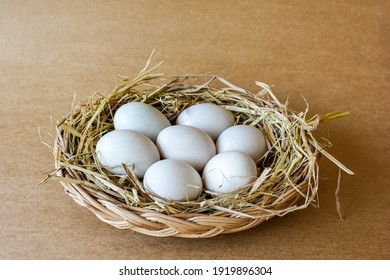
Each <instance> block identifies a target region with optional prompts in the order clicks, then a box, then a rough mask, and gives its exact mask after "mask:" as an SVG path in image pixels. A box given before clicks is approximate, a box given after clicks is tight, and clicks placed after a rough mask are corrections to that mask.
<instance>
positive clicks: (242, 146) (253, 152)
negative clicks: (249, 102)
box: [216, 125, 268, 162]
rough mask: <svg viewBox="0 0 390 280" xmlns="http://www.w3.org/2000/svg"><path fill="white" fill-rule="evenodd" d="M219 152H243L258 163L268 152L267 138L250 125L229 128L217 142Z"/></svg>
mask: <svg viewBox="0 0 390 280" xmlns="http://www.w3.org/2000/svg"><path fill="white" fill-rule="evenodd" d="M216 145H217V152H218V153H222V152H226V151H241V152H244V153H247V154H248V155H250V156H251V157H252V158H253V160H254V161H256V162H257V161H258V160H259V159H260V158H261V157H262V156H263V155H264V154H265V153H266V152H267V150H268V148H267V143H266V140H265V137H264V135H263V133H262V132H261V130H260V129H258V128H255V127H253V126H249V125H235V126H232V127H229V128H228V129H226V130H225V131H224V132H222V133H221V135H220V136H219V137H218V140H217V144H216Z"/></svg>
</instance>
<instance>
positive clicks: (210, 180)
mask: <svg viewBox="0 0 390 280" xmlns="http://www.w3.org/2000/svg"><path fill="white" fill-rule="evenodd" d="M256 177H257V167H256V164H255V162H254V161H253V159H252V158H251V157H250V156H249V155H247V154H245V153H243V152H238V151H229V152H224V153H220V154H217V155H216V156H214V157H213V158H212V159H210V161H209V162H208V163H207V164H206V166H205V168H204V170H203V183H204V185H205V187H206V188H207V189H208V190H210V191H212V192H215V193H217V194H218V193H227V192H231V191H235V190H238V189H239V188H241V187H243V186H245V185H247V184H249V183H252V182H253V181H255V180H256Z"/></svg>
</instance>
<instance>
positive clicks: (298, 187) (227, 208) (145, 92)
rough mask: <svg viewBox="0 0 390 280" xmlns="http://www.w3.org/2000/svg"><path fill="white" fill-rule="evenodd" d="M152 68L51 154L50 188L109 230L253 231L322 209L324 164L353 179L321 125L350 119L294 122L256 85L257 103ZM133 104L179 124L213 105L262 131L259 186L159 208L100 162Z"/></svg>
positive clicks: (89, 109) (82, 120)
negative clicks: (100, 147)
mask: <svg viewBox="0 0 390 280" xmlns="http://www.w3.org/2000/svg"><path fill="white" fill-rule="evenodd" d="M150 63H151V58H149V60H148V62H147V64H146V66H145V68H143V69H142V71H141V72H140V73H139V75H138V76H137V77H136V78H134V79H129V78H128V77H124V76H120V77H119V78H120V80H121V85H120V86H119V87H117V88H116V89H115V90H113V91H112V92H111V93H110V94H109V95H108V96H103V95H101V94H94V95H93V96H92V97H91V98H90V99H89V101H88V102H87V103H86V104H80V105H77V106H74V107H73V109H72V111H71V112H70V113H69V114H68V115H67V116H66V117H65V118H64V119H63V120H62V121H59V122H58V123H57V125H56V127H55V131H56V133H55V134H56V135H55V141H54V146H53V147H51V146H50V148H51V149H52V152H53V155H54V158H55V171H53V172H51V173H50V174H48V176H47V178H46V179H45V180H44V181H46V180H47V179H51V180H59V181H60V182H61V184H62V185H63V187H64V188H65V192H66V194H67V195H69V196H70V197H71V198H72V199H74V200H75V201H76V202H77V203H78V204H80V205H81V206H84V207H86V208H88V209H89V210H90V211H92V212H93V213H94V214H95V215H96V216H97V217H98V218H99V219H101V220H102V221H104V222H106V223H108V224H110V225H112V226H114V227H117V228H120V229H131V230H133V231H136V232H140V233H142V234H146V235H151V236H159V237H163V236H177V237H186V238H207V237H213V236H216V235H219V234H226V233H234V232H239V231H243V230H247V229H249V228H252V227H254V226H256V225H259V224H261V223H262V222H264V221H266V220H268V219H270V218H272V217H274V216H283V215H286V214H287V213H290V212H292V211H296V210H299V209H303V208H306V207H307V206H308V205H310V204H314V205H315V204H316V203H318V199H317V191H318V172H319V166H318V161H319V158H320V155H325V156H326V157H328V158H329V159H330V160H332V161H333V162H334V163H335V164H336V165H337V166H338V167H339V168H340V169H342V170H344V171H345V172H347V173H350V174H352V172H351V171H350V170H348V169H347V168H346V167H345V166H344V165H342V164H341V163H340V162H338V161H337V160H336V159H335V158H333V157H332V156H331V155H330V154H328V153H327V152H326V151H325V150H324V149H323V148H322V146H321V145H320V144H319V143H318V142H317V141H316V139H315V138H314V137H313V134H312V133H313V131H314V130H315V129H316V128H317V125H318V124H319V123H321V122H323V121H327V120H331V119H334V118H337V117H340V116H344V115H346V114H348V113H341V112H334V113H330V114H326V115H323V116H318V115H315V116H312V117H310V118H307V113H308V110H306V111H304V112H294V111H293V110H291V109H290V108H288V106H287V105H286V104H282V103H281V102H280V101H279V100H278V99H277V98H276V97H275V95H274V94H273V93H272V92H271V89H270V87H269V86H267V85H266V84H263V83H259V82H256V85H257V86H259V92H257V93H250V92H248V91H247V90H245V89H242V88H240V87H237V86H235V85H233V84H231V83H229V82H228V81H226V80H225V79H223V78H221V77H218V76H215V75H211V74H206V75H179V76H175V77H173V78H171V79H169V80H166V79H164V77H163V74H162V73H155V71H156V69H157V67H158V66H159V65H160V64H158V65H156V66H154V67H151V66H150ZM128 102H145V103H147V104H150V105H152V106H154V107H156V108H157V109H159V110H160V111H161V112H163V114H164V115H165V116H166V117H167V118H168V119H169V120H170V121H171V123H174V122H175V119H176V117H177V116H178V114H179V113H180V112H181V111H183V110H184V109H185V108H187V107H188V106H191V105H193V104H197V103H204V102H211V103H215V104H218V105H220V106H222V107H224V108H226V109H227V110H229V111H231V112H232V113H233V115H234V116H235V120H236V124H246V125H251V126H254V127H257V128H259V129H261V130H262V131H263V133H264V134H265V136H266V139H267V145H268V147H269V151H268V152H267V154H266V155H265V156H264V157H263V158H262V159H261V160H260V162H258V163H257V166H258V171H259V175H258V178H257V179H256V181H255V182H253V183H251V184H250V185H247V186H245V187H243V188H241V189H240V190H238V191H236V192H232V193H227V194H224V195H221V196H218V197H216V196H213V195H212V194H210V193H208V192H207V191H206V190H205V191H203V193H202V195H201V196H200V198H199V199H198V200H196V201H189V202H170V201H168V202H167V203H161V202H159V201H155V200H154V199H153V197H151V196H150V195H149V194H148V193H147V192H146V191H145V189H144V187H143V184H142V181H140V180H138V179H137V178H136V177H135V176H134V174H133V173H132V172H131V171H130V170H128V169H127V170H128V174H127V175H125V176H123V175H122V176H119V175H113V174H111V173H110V172H109V171H107V170H105V169H104V168H103V167H102V166H100V165H99V162H98V161H97V159H96V154H95V145H96V143H97V141H98V140H99V139H100V137H101V136H102V135H104V134H105V133H107V132H109V131H111V130H113V129H114V127H113V116H114V113H115V111H116V110H117V109H118V108H119V107H120V106H121V105H123V104H125V103H128ZM48 146H49V145H48Z"/></svg>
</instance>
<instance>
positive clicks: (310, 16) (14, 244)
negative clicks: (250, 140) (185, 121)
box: [0, 0, 390, 259]
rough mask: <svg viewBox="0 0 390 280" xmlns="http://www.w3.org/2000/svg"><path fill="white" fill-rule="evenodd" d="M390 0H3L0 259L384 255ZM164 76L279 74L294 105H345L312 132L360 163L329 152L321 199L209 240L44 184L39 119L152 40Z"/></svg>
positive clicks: (135, 64) (387, 237)
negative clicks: (107, 212) (144, 227)
mask: <svg viewBox="0 0 390 280" xmlns="http://www.w3.org/2000/svg"><path fill="white" fill-rule="evenodd" d="M388 3H389V2H388V1H386V0H384V1H369V0H367V1H1V8H0V74H1V75H0V95H1V107H0V108H1V109H0V117H1V121H0V129H1V133H0V155H1V161H0V176H1V181H0V258H2V259H213V258H216V259H389V257H390V252H389V247H390V216H389V205H390V184H389V163H390V160H389V157H390V153H389V149H388V147H389V142H390V141H389V133H390V125H389V113H388V110H389V108H390V106H389V105H390V102H389V101H390V98H389V84H390V79H389V70H390V67H389V61H390V60H389V47H390V44H389V40H390V32H389V26H390V22H389V20H388V19H389V18H390V15H389V12H390V10H389V8H390V6H389V4H388ZM153 48H155V49H156V51H157V52H158V53H159V55H158V56H157V58H156V60H157V61H159V60H164V61H165V64H164V66H163V67H162V68H161V70H162V71H164V72H165V73H166V74H167V75H168V76H169V75H174V74H180V73H205V72H213V73H215V74H218V75H220V76H222V77H225V78H226V79H227V80H229V81H231V82H233V83H235V84H237V85H239V86H242V87H245V88H247V89H249V90H252V91H255V90H256V87H255V85H254V81H261V82H265V83H268V84H270V85H273V86H274V87H273V90H274V93H275V94H276V95H277V96H278V97H279V98H280V99H281V100H282V101H285V100H286V98H289V100H290V104H291V107H293V108H294V109H297V110H301V109H303V108H304V106H305V103H304V101H303V98H302V97H305V98H306V100H307V101H308V103H309V104H310V112H311V113H312V114H315V113H320V114H322V113H327V112H330V111H333V110H337V109H340V110H343V111H350V112H351V116H350V117H348V118H344V119H340V120H336V121H333V122H331V123H328V124H324V125H323V126H322V127H321V128H320V131H319V133H318V136H319V137H321V136H323V137H326V138H327V139H329V140H330V141H331V142H332V143H333V147H332V148H330V149H329V150H328V151H329V152H330V153H331V154H333V155H334V156H336V157H337V158H338V159H340V160H341V161H342V162H343V163H344V164H346V165H347V166H348V167H349V168H351V169H352V170H354V171H355V173H356V175H355V176H347V175H345V174H343V177H342V190H341V203H342V208H343V213H344V216H345V221H344V222H340V221H339V220H338V215H337V212H336V207H335V199H334V191H335V188H336V183H337V172H338V169H337V168H336V167H335V166H334V165H332V164H330V163H329V162H328V161H327V160H326V159H324V160H321V178H322V180H321V182H320V192H319V197H320V208H313V207H309V208H307V209H306V210H302V211H298V212H295V213H292V214H289V215H287V216H285V217H283V218H274V219H272V220H270V221H269V222H266V223H264V224H262V225H260V226H258V227H256V228H254V229H251V230H248V231H245V232H242V233H238V234H232V235H223V236H218V237H215V238H212V239H203V240H192V239H191V240H188V239H179V238H174V237H172V238H164V239H161V238H154V237H148V236H144V235H141V234H138V233H134V232H132V231H128V230H126V231H125V230H119V229H115V228H113V227H111V226H109V225H107V224H104V223H103V222H101V221H100V220H98V219H97V218H96V217H95V216H94V215H93V214H92V213H91V212H89V211H88V210H86V209H84V208H82V207H80V206H78V205H77V204H75V203H74V202H73V200H71V198H69V197H68V196H66V195H65V194H64V191H63V189H62V187H61V186H60V184H59V183H48V184H46V185H39V182H40V181H41V180H42V179H43V177H44V175H43V174H44V173H45V172H46V171H49V170H51V169H52V168H53V159H52V156H51V154H50V152H49V151H48V150H47V149H46V148H45V147H44V146H43V145H42V144H41V143H40V140H39V137H38V132H37V128H38V126H39V127H40V128H41V130H42V131H43V132H45V131H49V130H50V129H51V125H50V116H52V118H53V120H58V119H60V118H61V116H63V115H65V114H67V112H68V111H69V109H70V107H71V103H72V99H73V95H74V93H77V98H78V100H81V101H82V100H86V99H87V98H88V96H90V95H91V94H92V93H93V92H95V91H98V92H101V93H104V91H105V90H107V91H109V90H111V89H112V88H114V87H115V85H116V80H115V75H116V74H124V75H134V74H136V73H137V72H138V71H139V70H140V69H141V67H142V66H143V65H144V63H145V61H146V59H147V57H148V55H149V54H150V52H151V50H152V49H153Z"/></svg>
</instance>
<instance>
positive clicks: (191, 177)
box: [143, 159, 203, 201]
mask: <svg viewBox="0 0 390 280" xmlns="http://www.w3.org/2000/svg"><path fill="white" fill-rule="evenodd" d="M143 183H144V187H145V189H146V190H147V191H149V192H151V193H152V194H154V195H156V196H157V197H158V198H167V199H168V200H172V201H188V200H196V199H197V198H198V197H199V196H200V194H201V193H202V188H203V184H202V178H201V177H200V175H199V173H198V172H197V171H196V170H195V169H194V168H193V167H192V166H191V165H189V164H188V163H185V162H184V161H180V160H174V159H165V160H160V161H158V162H156V163H154V164H153V165H152V166H150V167H149V169H148V170H147V171H146V173H145V177H144V181H143Z"/></svg>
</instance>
